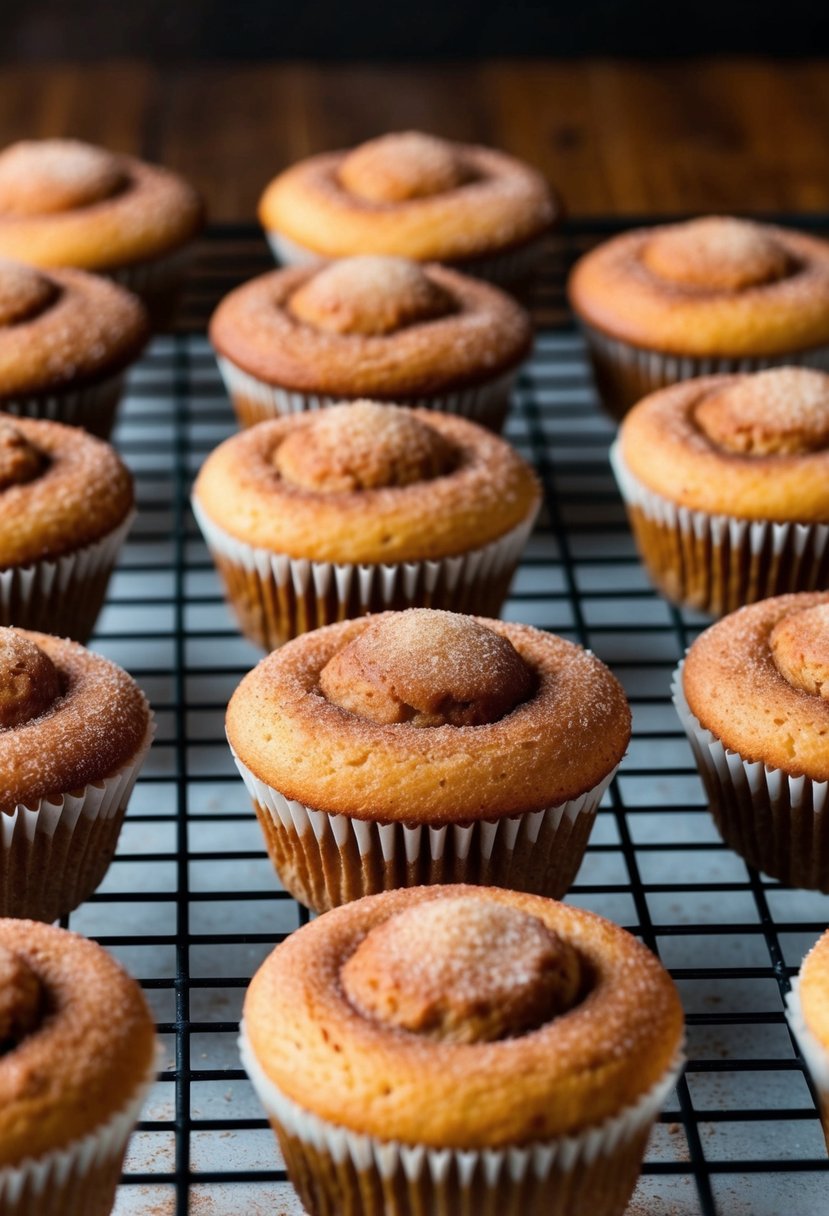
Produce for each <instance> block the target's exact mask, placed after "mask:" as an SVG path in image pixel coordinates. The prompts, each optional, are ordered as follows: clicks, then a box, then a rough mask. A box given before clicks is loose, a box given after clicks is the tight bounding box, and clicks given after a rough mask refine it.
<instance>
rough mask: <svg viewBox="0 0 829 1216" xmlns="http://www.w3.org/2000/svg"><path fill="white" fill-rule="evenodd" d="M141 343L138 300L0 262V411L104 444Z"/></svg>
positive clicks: (80, 277)
mask: <svg viewBox="0 0 829 1216" xmlns="http://www.w3.org/2000/svg"><path fill="white" fill-rule="evenodd" d="M148 337H149V322H148V320H147V314H146V312H145V310H144V308H143V306H142V305H141V302H140V301H139V300H138V299H137V298H136V297H135V296H134V295H132V293H131V292H128V291H126V290H124V288H122V287H118V286H117V284H115V283H109V282H107V281H106V280H105V279H101V278H99V277H98V276H97V275H91V274H84V273H83V272H82V271H80V270H55V271H52V272H51V273H47V272H44V271H39V270H35V269H34V268H33V267H31V266H24V265H23V264H22V263H21V262H13V261H10V260H9V259H7V258H3V257H0V412H3V413H6V414H22V415H24V416H26V417H29V418H50V419H52V420H54V421H57V422H68V423H74V424H75V425H77V426H82V427H84V428H85V429H86V430H87V431H91V432H92V434H94V435H100V436H102V437H103V438H104V439H106V438H107V437H108V436H109V433H110V431H111V430H112V424H113V421H114V419H115V410H116V408H117V405H118V401H119V399H120V397H121V390H122V386H123V380H124V372H125V371H126V369H127V367H128V366H129V365H130V364H131V363H133V362H134V361H135V360H136V359H137V358H138V356H139V354H140V353H141V351H142V349H143V347H144V345H145V343H146V341H147V339H148Z"/></svg>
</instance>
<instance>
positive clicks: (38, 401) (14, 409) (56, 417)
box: [0, 372, 125, 439]
mask: <svg viewBox="0 0 829 1216" xmlns="http://www.w3.org/2000/svg"><path fill="white" fill-rule="evenodd" d="M124 377H125V373H124V372H119V373H118V375H117V376H110V377H109V378H108V379H106V380H101V381H100V382H99V383H98V384H90V385H87V386H86V387H85V388H79V389H68V390H56V391H55V392H52V393H33V394H31V395H30V396H20V397H5V398H3V399H0V413H3V414H13V415H15V417H17V418H45V419H47V420H48V421H49V422H63V423H66V424H67V425H68V426H80V427H83V429H84V430H85V431H89V433H90V435H97V436H98V437H99V438H100V439H109V436H110V434H111V432H112V428H113V425H114V423H115V414H116V411H117V409H118V403H119V402H120V400H121V395H122V393H123V391H124Z"/></svg>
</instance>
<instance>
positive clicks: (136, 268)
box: [101, 243, 194, 330]
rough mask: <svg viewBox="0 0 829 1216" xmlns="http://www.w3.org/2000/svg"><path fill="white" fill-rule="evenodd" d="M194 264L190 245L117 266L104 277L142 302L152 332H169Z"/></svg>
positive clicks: (104, 272)
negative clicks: (148, 317)
mask: <svg viewBox="0 0 829 1216" xmlns="http://www.w3.org/2000/svg"><path fill="white" fill-rule="evenodd" d="M193 261H194V246H193V244H192V243H191V244H187V245H184V246H182V247H181V248H179V249H174V250H173V251H172V252H171V253H166V254H163V255H162V256H161V257H157V258H150V259H148V260H147V261H146V262H134V263H133V264H132V265H128V266H116V267H114V268H112V269H110V270H106V271H102V272H101V273H103V274H104V275H105V277H106V278H108V279H112V280H113V282H115V283H119V284H120V285H121V286H122V287H126V288H127V289H128V290H129V291H132V292H134V293H135V295H137V296H139V297H140V298H141V300H142V301H143V302H144V304H145V306H146V308H147V310H148V312H149V314H150V320H151V322H152V326H153V329H156V330H159V329H167V328H169V326H170V325H171V324H172V322H173V319H174V318H175V314H176V311H177V309H178V305H179V302H180V300H181V296H182V293H183V291H184V284H185V282H186V280H187V276H188V274H189V272H190V268H191V266H192V264H193Z"/></svg>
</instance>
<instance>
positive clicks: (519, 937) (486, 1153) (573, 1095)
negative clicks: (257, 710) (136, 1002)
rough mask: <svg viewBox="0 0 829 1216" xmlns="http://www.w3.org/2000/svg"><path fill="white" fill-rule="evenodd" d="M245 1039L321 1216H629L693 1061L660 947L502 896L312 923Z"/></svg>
mask: <svg viewBox="0 0 829 1216" xmlns="http://www.w3.org/2000/svg"><path fill="white" fill-rule="evenodd" d="M241 1031H242V1033H241V1039H240V1047H241V1054H242V1060H243V1063H244V1065H245V1068H246V1069H247V1071H248V1074H249V1076H250V1078H251V1080H252V1082H253V1084H254V1086H255V1088H256V1090H257V1093H258V1095H259V1098H260V1100H261V1102H262V1104H263V1106H264V1107H265V1110H266V1112H267V1114H268V1118H269V1120H270V1122H271V1125H272V1127H273V1129H274V1131H275V1132H276V1134H277V1137H278V1139H279V1143H280V1147H281V1149H282V1153H283V1156H284V1158H285V1162H286V1165H287V1168H288V1175H289V1177H290V1179H291V1181H292V1182H293V1184H294V1186H295V1187H296V1188H297V1190H298V1192H299V1196H300V1199H301V1200H302V1202H303V1204H304V1206H305V1210H306V1211H307V1212H308V1213H309V1214H310V1216H340V1213H342V1212H344V1211H348V1212H351V1213H354V1216H358V1214H359V1216H390V1214H391V1213H394V1214H395V1216H420V1214H421V1213H425V1212H446V1213H451V1214H452V1216H480V1213H482V1212H493V1213H495V1212H497V1213H498V1216H572V1214H573V1213H576V1212H578V1213H588V1212H589V1213H590V1216H621V1213H622V1212H623V1211H624V1209H625V1205H626V1204H627V1201H628V1199H629V1198H630V1195H631V1193H632V1191H633V1188H634V1186H635V1184H636V1179H637V1176H638V1174H639V1169H640V1166H641V1162H642V1158H643V1156H644V1153H645V1148H646V1145H647V1141H648V1136H649V1133H650V1129H651V1126H652V1124H653V1122H654V1120H655V1119H656V1116H657V1115H658V1113H659V1111H660V1110H661V1108H662V1105H663V1103H664V1102H665V1099H666V1098H667V1096H668V1095H669V1094H670V1092H671V1090H672V1088H673V1086H674V1084H675V1083H676V1080H677V1077H678V1074H679V1071H680V1069H681V1066H682V1044H683V1019H682V1008H681V1006H680V1002H679V997H678V995H677V992H676V989H675V988H674V985H673V983H672V982H671V979H670V977H669V976H668V974H667V972H666V971H664V969H663V968H662V966H661V965H660V963H659V962H658V961H657V959H656V958H655V957H654V956H653V955H652V954H651V953H650V952H649V951H648V950H646V949H645V947H644V946H641V945H640V944H639V943H638V942H637V941H635V940H634V938H633V937H631V936H630V934H628V933H626V932H625V931H624V930H623V929H619V928H617V926H616V925H613V924H611V923H610V922H609V921H606V920H603V919H602V918H600V917H598V916H595V915H593V914H592V913H590V912H584V911H581V910H579V909H576V908H570V907H567V906H565V905H563V904H558V903H555V902H554V901H552V900H548V899H542V898H539V897H538V896H533V895H524V894H518V893H516V892H512V891H502V890H497V889H494V888H485V887H484V888H481V887H479V888H471V887H465V886H451V887H421V888H419V889H418V890H413V891H393V892H387V893H385V894H383V895H377V896H373V897H370V898H368V899H362V900H360V901H359V902H357V903H353V904H349V905H348V906H347V907H344V908H338V909H336V911H334V912H329V913H327V914H326V915H325V916H323V917H321V918H320V919H319V920H316V921H313V922H312V923H311V924H309V925H306V926H305V927H304V928H302V929H300V930H298V932H296V933H293V934H292V935H291V936H290V937H289V938H288V939H287V940H286V941H285V942H283V943H282V944H281V945H280V946H278V947H277V949H276V950H275V951H274V952H273V954H271V955H270V957H269V958H268V959H266V961H265V963H264V964H263V965H262V967H261V968H260V969H259V971H258V972H257V974H256V975H255V976H254V978H253V980H252V982H251V985H250V988H249V989H248V992H247V996H246V998H245V1006H244V1021H243V1023H242V1027H241Z"/></svg>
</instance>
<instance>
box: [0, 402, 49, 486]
mask: <svg viewBox="0 0 829 1216" xmlns="http://www.w3.org/2000/svg"><path fill="white" fill-rule="evenodd" d="M45 465H46V458H45V456H44V454H43V452H41V451H40V449H39V448H37V447H36V446H35V444H33V443H30V442H29V440H28V439H27V438H26V436H25V435H24V434H23V432H22V431H21V430H20V429H19V427H16V426H15V425H14V424H13V423H11V422H7V421H5V419H2V417H0V491H2V490H5V489H7V488H8V487H9V486H18V485H23V484H25V483H26V482H27V481H32V480H34V478H35V477H37V476H39V474H40V473H42V472H43V469H44V467H45Z"/></svg>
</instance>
